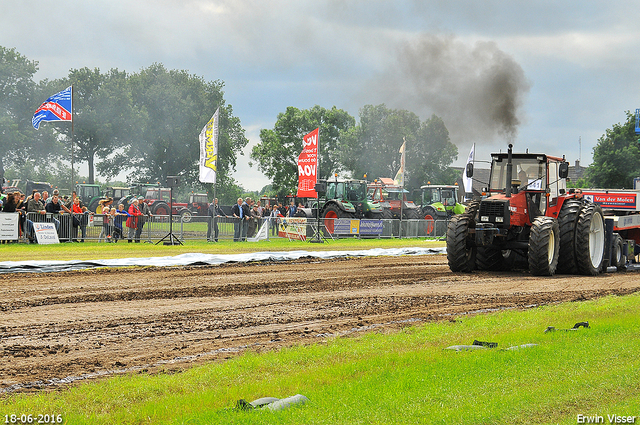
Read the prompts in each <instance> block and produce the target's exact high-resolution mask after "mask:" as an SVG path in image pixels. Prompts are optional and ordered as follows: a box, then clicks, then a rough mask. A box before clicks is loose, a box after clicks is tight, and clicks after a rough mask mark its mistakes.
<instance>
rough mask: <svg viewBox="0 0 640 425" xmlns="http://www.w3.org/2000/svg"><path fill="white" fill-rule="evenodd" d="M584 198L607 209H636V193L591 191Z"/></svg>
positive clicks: (585, 193)
mask: <svg viewBox="0 0 640 425" xmlns="http://www.w3.org/2000/svg"><path fill="white" fill-rule="evenodd" d="M584 198H585V199H587V200H589V201H591V202H593V203H595V204H598V205H600V206H601V207H602V208H605V209H616V210H633V211H635V210H636V205H637V204H636V203H637V194H635V193H593V192H591V193H589V192H584Z"/></svg>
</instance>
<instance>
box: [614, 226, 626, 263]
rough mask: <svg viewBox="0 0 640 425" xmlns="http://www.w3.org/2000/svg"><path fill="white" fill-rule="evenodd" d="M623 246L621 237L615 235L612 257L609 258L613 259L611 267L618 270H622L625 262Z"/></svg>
mask: <svg viewBox="0 0 640 425" xmlns="http://www.w3.org/2000/svg"><path fill="white" fill-rule="evenodd" d="M623 246H624V244H623V242H622V237H621V236H620V235H618V234H616V235H615V236H614V238H613V255H611V258H612V259H613V265H614V266H616V268H617V269H618V270H623V269H624V265H625V263H626V262H627V261H626V260H627V259H626V258H625V256H624V250H623Z"/></svg>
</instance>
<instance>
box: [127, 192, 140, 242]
mask: <svg viewBox="0 0 640 425" xmlns="http://www.w3.org/2000/svg"><path fill="white" fill-rule="evenodd" d="M138 205H139V203H138V199H137V198H134V199H133V202H132V203H131V205H130V206H129V211H128V213H129V218H127V223H126V224H127V227H128V228H129V236H128V238H127V241H128V242H129V243H131V242H132V241H133V238H134V237H135V235H136V230H137V229H138V218H139V217H140V216H141V215H142V211H140V208H139V207H138Z"/></svg>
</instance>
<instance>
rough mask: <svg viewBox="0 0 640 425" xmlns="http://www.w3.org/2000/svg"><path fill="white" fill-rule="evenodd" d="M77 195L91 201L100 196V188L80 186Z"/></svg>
mask: <svg viewBox="0 0 640 425" xmlns="http://www.w3.org/2000/svg"><path fill="white" fill-rule="evenodd" d="M79 195H80V196H83V197H86V198H89V199H91V198H94V197H96V196H100V188H98V187H97V186H82V187H81V188H80V193H79Z"/></svg>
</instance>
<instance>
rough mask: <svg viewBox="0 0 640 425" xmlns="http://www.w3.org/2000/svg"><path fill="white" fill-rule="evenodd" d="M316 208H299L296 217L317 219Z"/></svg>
mask: <svg viewBox="0 0 640 425" xmlns="http://www.w3.org/2000/svg"><path fill="white" fill-rule="evenodd" d="M315 211H316V210H315V208H298V209H297V210H296V213H295V217H306V218H316V214H315Z"/></svg>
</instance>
